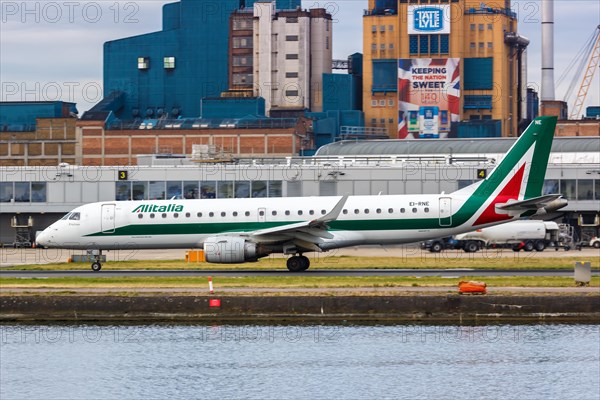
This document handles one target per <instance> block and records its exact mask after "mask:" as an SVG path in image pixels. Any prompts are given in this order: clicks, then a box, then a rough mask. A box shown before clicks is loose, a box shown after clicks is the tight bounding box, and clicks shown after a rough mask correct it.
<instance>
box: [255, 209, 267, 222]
mask: <svg viewBox="0 0 600 400" xmlns="http://www.w3.org/2000/svg"><path fill="white" fill-rule="evenodd" d="M257 215H258V222H266V221H267V209H266V208H259V209H258V212H257Z"/></svg>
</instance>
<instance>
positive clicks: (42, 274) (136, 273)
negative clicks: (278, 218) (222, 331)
mask: <svg viewBox="0 0 600 400" xmlns="http://www.w3.org/2000/svg"><path fill="white" fill-rule="evenodd" d="M592 275H593V276H599V275H600V271H592ZM198 276H222V277H259V276H265V277H267V276H268V277H271V276H287V277H291V276H304V277H361V276H414V277H427V276H437V277H444V278H445V277H447V278H456V277H461V276H562V277H572V276H573V270H572V269H493V270H490V269H328V270H323V269H321V270H320V269H314V270H308V271H305V272H296V273H292V272H289V271H287V270H110V269H109V268H106V269H103V270H102V271H100V272H93V271H92V270H71V271H18V270H17V271H6V270H3V271H0V278H22V279H27V278H37V279H43V278H65V277H71V278H73V277H78V278H115V277H198Z"/></svg>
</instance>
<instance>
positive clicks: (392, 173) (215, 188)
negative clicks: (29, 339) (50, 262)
mask: <svg viewBox="0 0 600 400" xmlns="http://www.w3.org/2000/svg"><path fill="white" fill-rule="evenodd" d="M512 143H514V139H509V138H494V139H477V140H464V139H463V140H459V139H447V140H444V141H436V140H414V141H413V140H376V141H342V142H336V143H332V144H330V145H326V146H323V147H322V148H321V149H320V150H319V151H318V152H317V154H316V155H315V156H314V157H281V158H239V159H233V160H211V159H206V158H202V157H193V158H189V157H186V156H184V155H173V154H154V155H147V156H142V155H140V156H138V165H136V166H126V167H119V166H114V167H101V166H76V165H70V164H66V163H63V164H60V165H57V166H52V167H48V166H40V167H0V226H2V229H1V230H0V232H1V233H0V242H1V243H2V244H4V245H12V244H14V243H15V242H26V241H27V240H28V239H29V240H34V238H35V232H36V231H41V230H43V229H44V228H46V227H47V226H49V225H50V224H51V223H52V222H54V221H55V220H57V219H59V218H60V217H61V216H62V215H63V214H65V213H67V212H68V211H70V210H72V209H73V208H75V207H78V206H80V205H82V204H86V203H92V202H97V201H124V200H152V199H171V198H185V199H199V198H204V199H214V201H218V199H220V198H234V197H235V198H250V197H293V196H336V195H344V194H351V195H376V194H419V193H423V194H433V193H442V192H445V193H450V192H453V191H455V190H457V189H460V188H462V187H464V186H467V185H469V184H471V183H473V182H474V181H476V180H478V179H481V178H483V177H485V176H486V174H487V173H488V172H490V171H491V170H492V168H493V167H494V165H495V164H497V163H498V162H499V161H500V160H501V158H502V156H503V155H504V154H505V152H506V151H507V150H508V149H509V147H510V146H511V145H512ZM544 192H545V193H562V194H563V196H564V197H565V198H567V199H568V200H569V205H568V206H567V207H565V208H564V209H562V210H560V212H558V213H557V214H555V215H551V216H549V218H554V219H556V220H557V221H559V222H566V223H569V224H571V225H573V226H574V227H575V231H576V233H577V234H578V235H579V236H580V239H584V238H585V237H587V236H589V235H598V234H599V233H600V232H599V227H600V216H599V214H600V141H599V140H598V138H597V137H590V138H585V137H573V138H556V139H555V140H554V143H553V148H552V153H551V155H550V161H549V165H548V170H547V173H546V182H545V185H544Z"/></svg>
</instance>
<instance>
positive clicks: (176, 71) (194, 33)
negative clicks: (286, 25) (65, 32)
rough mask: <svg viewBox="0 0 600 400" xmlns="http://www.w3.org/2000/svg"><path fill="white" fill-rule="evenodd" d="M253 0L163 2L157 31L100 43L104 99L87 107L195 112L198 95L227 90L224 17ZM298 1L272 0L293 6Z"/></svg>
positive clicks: (144, 113) (139, 113)
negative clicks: (93, 105)
mask: <svg viewBox="0 0 600 400" xmlns="http://www.w3.org/2000/svg"><path fill="white" fill-rule="evenodd" d="M253 4H254V0H246V1H244V0H220V1H218V2H215V1H213V0H181V1H180V2H177V3H170V4H166V5H165V6H164V7H163V29H162V30H161V31H159V32H153V33H148V34H144V35H139V36H134V37H129V38H124V39H119V40H114V41H110V42H107V43H105V44H104V96H105V100H104V101H103V102H101V103H99V104H98V105H96V107H94V108H93V109H92V110H91V111H93V112H97V111H112V112H113V113H114V115H115V117H117V118H119V119H121V120H132V119H139V118H141V119H143V118H160V117H163V116H166V115H168V116H169V117H170V118H177V117H198V116H199V115H200V99H202V98H203V97H217V96H219V95H220V94H221V93H222V92H225V91H227V90H228V73H227V71H228V67H227V66H228V40H229V16H230V14H231V12H232V11H234V10H236V9H240V8H244V7H252V6H253ZM299 6H300V0H278V1H277V7H278V8H282V9H283V8H285V9H290V8H294V9H295V8H297V7H299Z"/></svg>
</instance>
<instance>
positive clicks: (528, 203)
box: [496, 194, 568, 211]
mask: <svg viewBox="0 0 600 400" xmlns="http://www.w3.org/2000/svg"><path fill="white" fill-rule="evenodd" d="M567 204H568V202H567V200H566V199H564V198H562V195H561V194H547V195H545V196H540V197H534V198H532V199H527V200H521V201H512V202H511V201H509V202H508V203H505V204H499V205H496V209H498V210H503V211H527V210H539V209H540V208H544V209H546V211H554V210H558V209H559V208H562V207H564V206H566V205H567Z"/></svg>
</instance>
